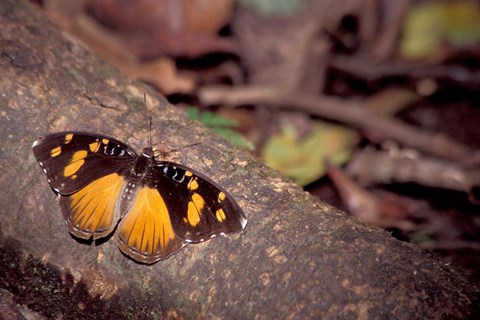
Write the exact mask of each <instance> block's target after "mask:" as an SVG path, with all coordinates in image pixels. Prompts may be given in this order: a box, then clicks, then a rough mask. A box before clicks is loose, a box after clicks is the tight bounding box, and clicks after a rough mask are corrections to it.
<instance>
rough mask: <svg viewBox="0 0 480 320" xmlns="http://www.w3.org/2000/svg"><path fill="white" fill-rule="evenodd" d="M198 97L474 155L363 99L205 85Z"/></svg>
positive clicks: (442, 152) (444, 153) (439, 151)
mask: <svg viewBox="0 0 480 320" xmlns="http://www.w3.org/2000/svg"><path fill="white" fill-rule="evenodd" d="M199 99H200V101H201V102H202V103H204V104H207V105H212V104H227V105H232V106H240V105H256V104H263V105H266V106H269V107H273V108H290V109H291V108H293V107H295V108H297V110H299V111H303V112H307V113H309V114H311V115H316V116H320V117H324V118H327V119H331V120H336V121H339V122H343V123H346V124H350V125H352V126H355V127H358V128H359V129H361V130H364V131H366V132H373V133H375V135H376V136H379V135H380V136H381V137H383V139H393V140H396V141H398V142H399V143H401V144H402V145H404V146H409V147H412V148H415V149H418V150H421V151H424V152H427V153H430V154H432V155H435V156H437V157H440V158H444V159H449V160H456V161H460V160H462V159H465V158H467V157H471V156H473V151H472V150H471V149H470V148H469V147H467V146H465V145H463V144H461V143H459V142H458V141H455V140H453V139H451V138H450V137H448V136H445V135H443V134H439V133H432V132H428V131H425V130H422V129H419V128H416V127H413V126H410V125H407V124H404V123H401V122H399V121H397V120H395V119H393V118H387V117H383V116H380V115H377V114H375V113H373V112H371V111H369V110H368V109H366V108H362V106H363V105H362V103H360V102H354V101H349V100H340V99H337V98H332V97H327V96H320V95H311V94H304V93H295V92H286V91H281V90H279V89H276V88H272V87H227V86H206V87H202V88H201V89H200V90H199Z"/></svg>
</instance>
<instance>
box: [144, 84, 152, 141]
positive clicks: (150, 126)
mask: <svg viewBox="0 0 480 320" xmlns="http://www.w3.org/2000/svg"><path fill="white" fill-rule="evenodd" d="M143 104H144V105H145V109H147V94H146V93H144V94H143ZM148 147H149V148H153V146H152V116H151V115H150V116H149V117H148Z"/></svg>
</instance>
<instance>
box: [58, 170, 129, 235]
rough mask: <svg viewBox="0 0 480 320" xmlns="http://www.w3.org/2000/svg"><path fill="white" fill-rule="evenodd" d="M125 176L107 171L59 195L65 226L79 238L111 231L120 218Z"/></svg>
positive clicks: (105, 233) (107, 233) (106, 233)
mask: <svg viewBox="0 0 480 320" xmlns="http://www.w3.org/2000/svg"><path fill="white" fill-rule="evenodd" d="M124 186H125V178H124V177H122V176H121V175H119V174H118V173H110V174H107V175H106V176H103V177H101V178H98V179H95V180H93V181H91V182H90V183H89V184H87V185H86V186H84V187H83V188H82V189H80V190H78V191H77V192H75V193H73V194H70V195H68V196H67V195H65V196H62V197H60V206H61V209H62V213H63V217H64V218H65V222H66V223H67V226H68V229H69V230H70V232H71V233H72V234H74V235H75V236H77V237H79V238H82V239H87V240H88V239H90V238H92V237H93V239H94V240H95V239H99V238H103V237H106V236H108V235H109V234H110V233H112V231H113V229H114V228H115V226H116V225H117V221H118V220H119V218H120V210H119V206H120V203H119V202H120V199H121V192H122V190H123V188H124Z"/></svg>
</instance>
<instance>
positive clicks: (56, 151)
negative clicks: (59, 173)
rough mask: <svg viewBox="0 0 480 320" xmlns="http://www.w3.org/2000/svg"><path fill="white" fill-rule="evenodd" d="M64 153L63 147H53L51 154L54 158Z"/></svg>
mask: <svg viewBox="0 0 480 320" xmlns="http://www.w3.org/2000/svg"><path fill="white" fill-rule="evenodd" d="M60 153H62V147H56V148H53V149H52V151H50V156H51V157H52V158H55V157H58V156H59V155H60Z"/></svg>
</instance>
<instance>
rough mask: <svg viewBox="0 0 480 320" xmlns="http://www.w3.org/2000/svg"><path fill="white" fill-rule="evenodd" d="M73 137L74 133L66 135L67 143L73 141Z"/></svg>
mask: <svg viewBox="0 0 480 320" xmlns="http://www.w3.org/2000/svg"><path fill="white" fill-rule="evenodd" d="M72 139H73V133H68V134H67V135H65V144H69V143H70V141H72Z"/></svg>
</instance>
